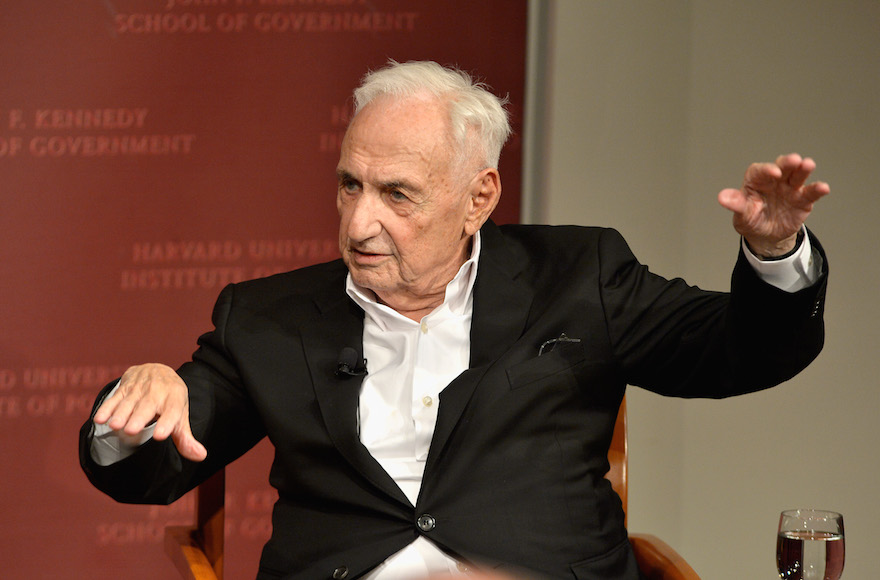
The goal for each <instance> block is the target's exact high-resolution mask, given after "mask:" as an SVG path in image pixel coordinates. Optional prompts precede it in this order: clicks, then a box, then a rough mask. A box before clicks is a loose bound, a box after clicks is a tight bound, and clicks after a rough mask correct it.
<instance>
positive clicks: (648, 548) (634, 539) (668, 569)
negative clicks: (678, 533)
mask: <svg viewBox="0 0 880 580" xmlns="http://www.w3.org/2000/svg"><path fill="white" fill-rule="evenodd" d="M629 543H630V544H632V548H633V552H635V555H636V562H638V564H639V570H641V571H642V574H644V575H645V578H647V580H700V577H699V576H698V575H697V573H696V572H695V571H694V569H693V568H691V567H690V566H689V565H688V563H687V562H685V560H684V558H682V557H681V556H680V555H679V554H678V552H676V551H675V550H674V549H672V547H671V546H670V545H669V544H667V543H666V542H664V541H663V540H661V539H660V538H658V537H657V536H653V535H651V534H630V535H629Z"/></svg>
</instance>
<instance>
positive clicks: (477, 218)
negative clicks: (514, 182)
mask: <svg viewBox="0 0 880 580" xmlns="http://www.w3.org/2000/svg"><path fill="white" fill-rule="evenodd" d="M469 193H470V199H469V200H468V215H467V219H466V220H465V225H464V229H465V233H466V234H467V235H469V236H472V235H474V234H475V233H477V231H478V230H479V229H480V228H481V227H483V224H484V223H486V220H488V219H489V216H490V215H492V212H493V211H495V206H497V205H498V200H500V199H501V175H500V174H499V173H498V170H497V169H495V168H494V167H488V168H486V169H484V170H482V171H480V172H479V173H478V174H477V175H476V177H474V179H473V181H471V187H470V191H469Z"/></svg>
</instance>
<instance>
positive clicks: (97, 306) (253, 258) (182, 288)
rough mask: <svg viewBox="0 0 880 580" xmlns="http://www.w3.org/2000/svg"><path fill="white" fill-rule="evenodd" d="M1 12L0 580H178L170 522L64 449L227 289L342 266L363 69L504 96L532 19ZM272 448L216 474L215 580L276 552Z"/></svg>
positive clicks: (305, 8) (106, 1)
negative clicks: (118, 385)
mask: <svg viewBox="0 0 880 580" xmlns="http://www.w3.org/2000/svg"><path fill="white" fill-rule="evenodd" d="M5 4H6V5H5V6H4V7H3V9H2V10H0V79H2V82H0V202H2V208H0V309H2V310H0V312H2V331H0V436H2V447H0V459H2V466H3V473H2V484H0V485H2V493H0V504H2V509H0V511H2V520H0V577H2V578H13V579H18V578H21V579H28V580H30V579H34V578H52V579H55V578H65V579H76V578H83V579H86V578H88V579H93V578H101V577H107V578H114V577H120V574H124V577H125V578H128V579H136V578H143V579H145V580H146V579H149V580H152V579H155V578H173V577H175V573H174V571H173V569H172V568H171V566H170V564H169V563H168V562H167V561H166V558H165V556H164V554H163V551H162V533H163V528H164V526H165V525H166V523H168V522H169V521H175V522H182V521H189V520H190V518H191V514H192V499H191V497H190V496H188V497H187V498H185V499H183V500H181V501H180V502H178V504H176V505H174V506H170V507H150V506H126V505H119V504H116V503H114V502H113V501H112V500H110V499H108V498H107V497H105V496H103V495H102V494H100V493H99V492H97V491H96V490H94V489H93V488H91V487H90V485H89V484H88V482H87V481H86V479H85V477H84V476H83V475H82V473H81V471H80V469H79V466H78V463H77V457H76V435H77V430H78V428H79V425H80V424H81V422H82V421H83V420H85V418H86V417H87V416H88V413H89V410H90V408H91V405H92V401H93V398H94V395H95V393H96V391H97V389H98V388H100V387H101V386H102V385H103V384H105V383H106V382H108V381H109V380H111V379H113V378H115V377H116V376H117V375H119V374H120V373H121V371H122V370H123V369H124V368H125V367H127V366H128V365H130V364H134V363H138V362H145V361H162V362H166V363H168V364H172V365H177V364H179V363H181V362H183V361H184V360H186V359H187V358H188V357H189V354H190V353H191V352H192V350H193V348H194V346H195V338H196V337H197V336H198V335H199V334H200V333H202V332H203V331H205V330H207V329H208V328H209V325H210V318H209V316H210V312H211V308H212V305H213V302H214V299H215V298H216V295H217V293H218V291H219V290H220V288H221V287H222V286H223V285H225V284H226V283H228V282H230V281H235V280H241V279H245V278H251V277H256V276H262V275H265V274H268V273H272V272H275V271H281V270H287V269H292V268H296V267H299V266H303V265H307V264H310V263H314V262H319V261H326V260H330V259H333V258H335V257H336V256H337V250H336V241H335V239H336V220H337V217H336V210H335V202H334V197H335V176H334V168H335V164H336V161H337V157H338V148H339V142H340V139H341V136H342V133H343V131H344V129H345V126H346V122H347V120H348V117H349V111H350V107H351V103H350V100H349V94H350V92H351V89H352V88H353V87H354V86H355V85H356V84H357V82H358V80H359V79H360V77H361V76H362V75H363V73H364V72H365V71H366V70H367V69H368V68H376V67H379V66H381V65H382V64H383V63H384V62H385V61H386V60H387V59H388V58H394V59H396V60H411V59H432V60H437V61H439V62H441V63H452V64H457V65H459V66H461V67H463V68H465V69H468V70H472V71H476V72H477V73H478V74H479V75H480V76H481V77H483V79H484V80H485V81H486V82H488V83H489V84H490V85H491V86H492V87H493V88H494V89H495V90H496V92H500V93H509V95H510V97H511V101H512V105H511V112H512V114H513V122H514V128H515V131H516V135H515V136H514V138H513V140H512V142H511V143H510V144H509V145H508V147H507V148H506V150H505V153H504V155H503V157H502V167H501V172H502V175H503V178H504V197H503V201H502V203H501V206H500V207H499V209H498V211H497V213H496V220H497V221H499V222H511V221H517V219H518V213H519V189H520V157H521V155H520V153H521V151H520V141H519V135H520V134H521V127H522V110H523V108H522V102H523V86H524V68H525V64H524V63H525V31H526V2H525V0H517V1H513V0H481V1H480V2H473V1H471V0H434V1H428V0H421V1H419V2H414V1H402V0H369V1H368V0H152V1H151V0H90V1H86V0H77V1H76V2H57V1H55V0H28V1H26V2H24V1H23V2H15V3H13V2H7V3H5ZM270 456H271V449H269V448H268V445H267V444H265V443H264V444H262V446H261V447H258V448H257V450H255V451H254V452H252V453H250V454H249V455H247V456H246V457H244V458H243V459H242V460H240V461H239V462H238V463H237V464H235V465H234V466H233V467H232V468H231V469H230V475H229V478H230V482H229V494H228V498H227V500H228V509H227V514H228V520H229V524H228V541H227V552H228V555H227V561H226V570H227V577H228V578H230V579H233V580H234V579H237V578H252V577H253V576H254V574H255V572H256V561H257V558H258V556H259V549H260V547H261V546H262V543H263V542H264V541H265V539H266V538H267V537H268V534H269V509H270V507H271V504H272V502H273V501H274V494H273V492H272V491H271V489H270V488H268V485H267V483H266V479H267V476H268V463H269V461H270Z"/></svg>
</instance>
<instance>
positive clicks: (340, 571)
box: [333, 566, 348, 580]
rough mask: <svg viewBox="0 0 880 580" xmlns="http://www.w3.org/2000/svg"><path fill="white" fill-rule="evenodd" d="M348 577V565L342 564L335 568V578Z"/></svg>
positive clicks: (340, 579)
mask: <svg viewBox="0 0 880 580" xmlns="http://www.w3.org/2000/svg"><path fill="white" fill-rule="evenodd" d="M345 578H348V566H340V567H339V568H337V569H335V570H333V580H345Z"/></svg>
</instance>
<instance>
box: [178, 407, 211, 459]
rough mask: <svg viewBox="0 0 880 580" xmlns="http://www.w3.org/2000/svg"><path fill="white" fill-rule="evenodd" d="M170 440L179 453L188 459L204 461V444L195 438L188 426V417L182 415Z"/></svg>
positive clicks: (206, 453)
mask: <svg viewBox="0 0 880 580" xmlns="http://www.w3.org/2000/svg"><path fill="white" fill-rule="evenodd" d="M171 440H172V441H173V442H174V446H175V447H177V450H178V451H179V452H180V454H181V455H182V456H183V457H185V458H186V459H189V460H190V461H204V460H205V457H207V456H208V450H207V449H205V446H204V445H202V444H201V443H199V441H198V440H196V438H195V436H193V434H192V429H190V426H189V417H188V416H186V415H184V416H183V417H182V418H181V421H180V422H179V423H178V424H177V427H176V428H175V429H174V431H173V432H172V433H171Z"/></svg>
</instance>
